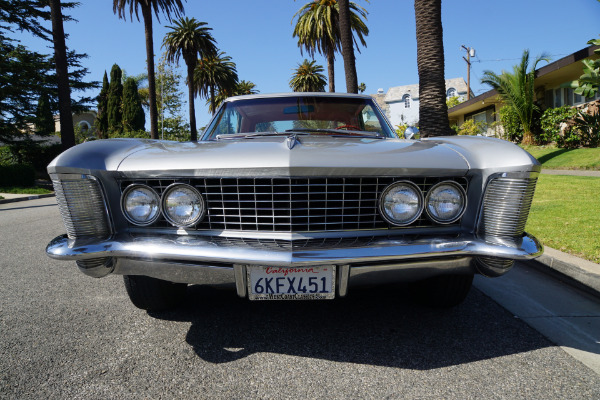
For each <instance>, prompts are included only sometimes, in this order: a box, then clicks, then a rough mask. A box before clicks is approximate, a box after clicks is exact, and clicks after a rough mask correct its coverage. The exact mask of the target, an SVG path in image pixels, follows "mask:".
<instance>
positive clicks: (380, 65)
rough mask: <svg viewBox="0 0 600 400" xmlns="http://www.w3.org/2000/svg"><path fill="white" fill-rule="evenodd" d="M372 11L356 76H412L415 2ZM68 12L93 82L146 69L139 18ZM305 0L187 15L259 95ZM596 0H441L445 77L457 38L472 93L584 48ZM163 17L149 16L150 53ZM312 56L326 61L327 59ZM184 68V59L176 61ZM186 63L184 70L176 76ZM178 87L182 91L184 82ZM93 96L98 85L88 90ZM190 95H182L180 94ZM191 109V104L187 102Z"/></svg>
mask: <svg viewBox="0 0 600 400" xmlns="http://www.w3.org/2000/svg"><path fill="white" fill-rule="evenodd" d="M354 1H355V2H356V3H357V4H358V5H360V6H362V7H364V8H365V9H366V10H367V11H368V13H369V15H368V20H367V24H368V27H369V29H370V34H369V36H368V37H367V38H366V41H367V47H366V48H361V53H357V72H358V81H359V82H364V83H365V84H366V85H367V91H366V93H376V92H377V89H379V88H383V89H384V90H386V91H387V89H388V88H390V87H392V86H400V85H408V84H414V83H417V82H418V74H417V62H416V34H415V17H414V8H413V4H414V3H413V0H370V2H367V1H365V0H354ZM80 2H81V5H80V6H79V7H78V8H76V9H74V10H71V11H72V12H71V15H72V16H73V17H74V18H75V19H77V22H69V23H66V24H65V32H66V33H67V34H69V40H68V42H67V45H68V46H69V47H70V48H72V49H75V50H77V51H78V52H80V53H87V54H88V55H89V56H90V57H89V58H88V59H87V60H85V61H84V64H85V66H86V67H88V68H89V70H90V74H89V75H88V79H89V80H97V81H101V80H102V76H103V74H104V71H105V70H107V71H110V68H111V66H112V64H114V63H117V64H119V66H121V68H123V69H124V70H125V71H126V72H127V74H129V75H136V74H139V73H141V72H144V71H145V68H146V50H145V41H144V26H143V22H138V21H137V20H135V19H134V21H133V22H131V21H130V20H127V21H123V20H120V19H118V18H117V17H116V16H115V15H114V14H113V12H112V2H111V1H105V0H102V1H98V0H80ZM306 2H308V0H297V1H293V0H229V1H206V0H188V1H187V3H184V5H185V14H186V16H188V17H194V18H196V19H198V20H200V21H205V22H207V23H208V25H209V26H210V27H211V28H213V32H212V33H213V36H214V37H215V39H216V40H217V42H218V46H219V48H220V49H221V50H222V51H224V52H226V53H227V55H229V56H231V57H232V58H233V61H234V62H235V63H236V64H237V70H238V75H239V77H240V79H245V80H250V81H252V82H254V83H255V84H256V85H257V88H258V90H260V92H261V93H271V92H287V91H290V89H289V86H288V81H289V79H290V76H291V74H292V69H293V68H294V67H296V65H297V64H298V63H299V62H301V61H302V60H303V58H304V57H303V56H302V55H301V54H300V51H299V49H298V47H297V45H296V40H295V39H294V38H292V31H293V26H292V23H291V22H292V17H293V15H294V14H295V13H296V11H297V10H298V9H299V8H300V7H301V6H302V5H304V4H305V3H306ZM599 22H600V2H599V1H598V0H571V1H564V0H562V1H558V0H504V1H499V2H496V1H495V2H492V1H481V0H479V1H476V0H445V1H444V2H443V3H442V23H443V28H444V55H445V63H446V65H445V68H446V78H456V77H464V78H465V80H466V75H467V70H466V63H465V62H464V61H463V59H462V56H463V55H465V53H464V51H462V50H461V48H460V46H461V45H463V44H464V45H466V46H469V47H473V48H475V49H476V52H477V57H476V58H475V59H473V61H474V62H473V67H472V70H471V85H472V89H473V91H474V92H475V93H476V94H479V93H482V92H483V91H485V90H487V87H485V86H484V85H481V84H480V83H479V80H480V78H481V76H482V73H483V71H484V70H487V69H489V70H492V71H495V72H501V70H502V69H511V67H512V65H514V64H516V63H518V62H519V59H520V57H521V54H522V52H523V50H524V49H530V51H531V54H532V55H534V56H535V55H538V54H540V53H542V52H546V53H548V54H550V55H551V56H552V59H553V60H557V59H559V58H561V57H563V56H566V55H568V54H570V53H573V52H575V51H577V50H579V49H581V48H583V47H586V46H587V44H586V42H587V41H588V40H589V39H592V38H597V37H598V35H599V34H600V23H599ZM167 25H169V23H168V21H166V20H165V19H164V18H161V21H160V22H158V21H156V19H155V21H154V42H155V43H154V45H155V54H156V58H157V59H158V58H159V57H160V54H161V53H162V50H161V49H160V46H161V43H162V38H163V37H164V35H165V33H166V32H167V28H166V26H167ZM20 39H21V40H22V42H23V44H25V45H27V46H28V47H30V48H32V49H34V50H38V51H45V52H50V51H51V50H50V49H47V48H45V47H46V46H47V44H46V43H43V42H40V41H39V40H38V39H34V38H31V37H30V36H29V35H27V34H22V35H21V37H20ZM316 60H317V62H318V63H320V64H322V65H323V66H324V67H326V62H325V59H324V58H323V57H320V56H317V57H316ZM181 63H182V64H181V67H183V60H182V61H181ZM183 71H184V69H183V68H181V72H182V74H184V72H183ZM336 88H337V90H338V91H345V80H344V71H343V59H342V57H341V55H338V56H337V57H336ZM182 90H183V91H184V93H187V92H186V88H185V87H183V88H182ZM91 95H96V93H91ZM185 97H186V98H187V96H185ZM204 104H205V101H204V100H203V99H196V111H197V112H196V115H197V120H198V126H203V125H205V124H206V123H207V122H208V120H209V118H210V115H209V113H208V110H207V108H206V107H205V105H204ZM184 109H187V108H184Z"/></svg>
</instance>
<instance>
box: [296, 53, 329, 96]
mask: <svg viewBox="0 0 600 400" xmlns="http://www.w3.org/2000/svg"><path fill="white" fill-rule="evenodd" d="M325 85H327V79H326V78H325V75H323V66H321V65H318V64H317V62H316V61H315V60H312V61H308V60H307V59H304V61H303V62H302V63H300V64H298V67H297V68H296V69H295V70H294V74H293V75H292V79H290V87H291V88H292V90H293V91H294V92H324V91H325Z"/></svg>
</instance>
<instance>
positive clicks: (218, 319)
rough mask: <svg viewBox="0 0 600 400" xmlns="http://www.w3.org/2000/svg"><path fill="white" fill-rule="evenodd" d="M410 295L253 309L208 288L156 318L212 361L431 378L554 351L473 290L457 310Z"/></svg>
mask: <svg viewBox="0 0 600 400" xmlns="http://www.w3.org/2000/svg"><path fill="white" fill-rule="evenodd" d="M403 293H406V288H404V287H402V286H389V287H383V288H382V287H378V288H368V289H354V290H352V291H351V292H350V293H349V297H347V298H345V299H336V300H332V301H320V302H314V301H313V302H302V301H277V302H250V301H248V300H244V299H239V298H237V296H236V295H235V292H233V291H231V290H229V289H227V290H224V289H217V288H213V287H208V286H192V287H190V288H189V289H188V299H187V304H186V305H185V306H184V307H183V308H181V309H179V310H177V311H173V312H168V313H152V314H151V315H152V316H153V317H155V318H159V319H163V320H174V321H189V322H191V324H192V325H191V327H190V330H189V332H188V334H187V337H186V340H187V342H188V343H189V344H190V345H191V346H192V347H193V349H194V351H195V352H196V354H197V355H198V356H199V357H200V358H202V359H203V360H205V361H208V362H212V363H226V362H231V361H235V360H238V359H241V358H244V357H246V356H248V355H251V354H254V353H261V352H269V353H277V354H285V355H291V356H300V357H310V358H317V359H325V360H331V361H336V362H342V363H358V364H369V365H378V366H387V367H395V368H407V369H420V370H428V369H434V368H441V367H446V366H451V365H460V364H463V363H469V362H473V361H479V360H486V359H490V358H495V357H502V356H506V355H510V354H515V353H521V352H527V351H531V350H535V349H538V348H543V347H547V346H551V345H552V344H551V343H550V342H549V341H548V340H546V339H545V338H544V337H542V336H541V335H540V334H538V333H537V332H536V331H534V330H533V329H531V328H529V327H528V326H527V325H526V324H525V323H523V322H522V321H520V320H518V319H516V318H514V317H513V316H512V315H511V314H509V313H508V312H507V311H506V310H504V309H503V308H501V307H500V306H498V305H497V304H496V303H495V302H493V301H492V300H490V299H489V298H488V297H486V296H484V295H483V294H482V293H481V292H479V291H478V290H476V289H472V291H471V293H470V294H469V296H468V297H467V300H466V301H465V303H463V304H462V305H460V306H458V307H456V308H454V309H451V310H436V309H429V308H425V307H422V306H419V305H416V304H414V303H412V302H411V301H410V300H409V299H408V297H407V296H406V295H404V294H403Z"/></svg>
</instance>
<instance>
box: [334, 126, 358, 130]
mask: <svg viewBox="0 0 600 400" xmlns="http://www.w3.org/2000/svg"><path fill="white" fill-rule="evenodd" d="M335 129H347V130H349V131H362V129H360V128H359V127H358V126H354V125H340V126H338V127H337V128H335Z"/></svg>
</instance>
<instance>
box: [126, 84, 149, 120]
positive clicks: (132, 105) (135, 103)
mask: <svg viewBox="0 0 600 400" xmlns="http://www.w3.org/2000/svg"><path fill="white" fill-rule="evenodd" d="M122 113H123V120H122V125H123V130H125V131H139V130H143V129H144V124H145V123H146V117H145V115H144V110H143V109H142V103H141V101H140V96H139V94H138V87H137V83H135V79H133V78H127V79H126V80H125V85H123V103H122Z"/></svg>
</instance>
